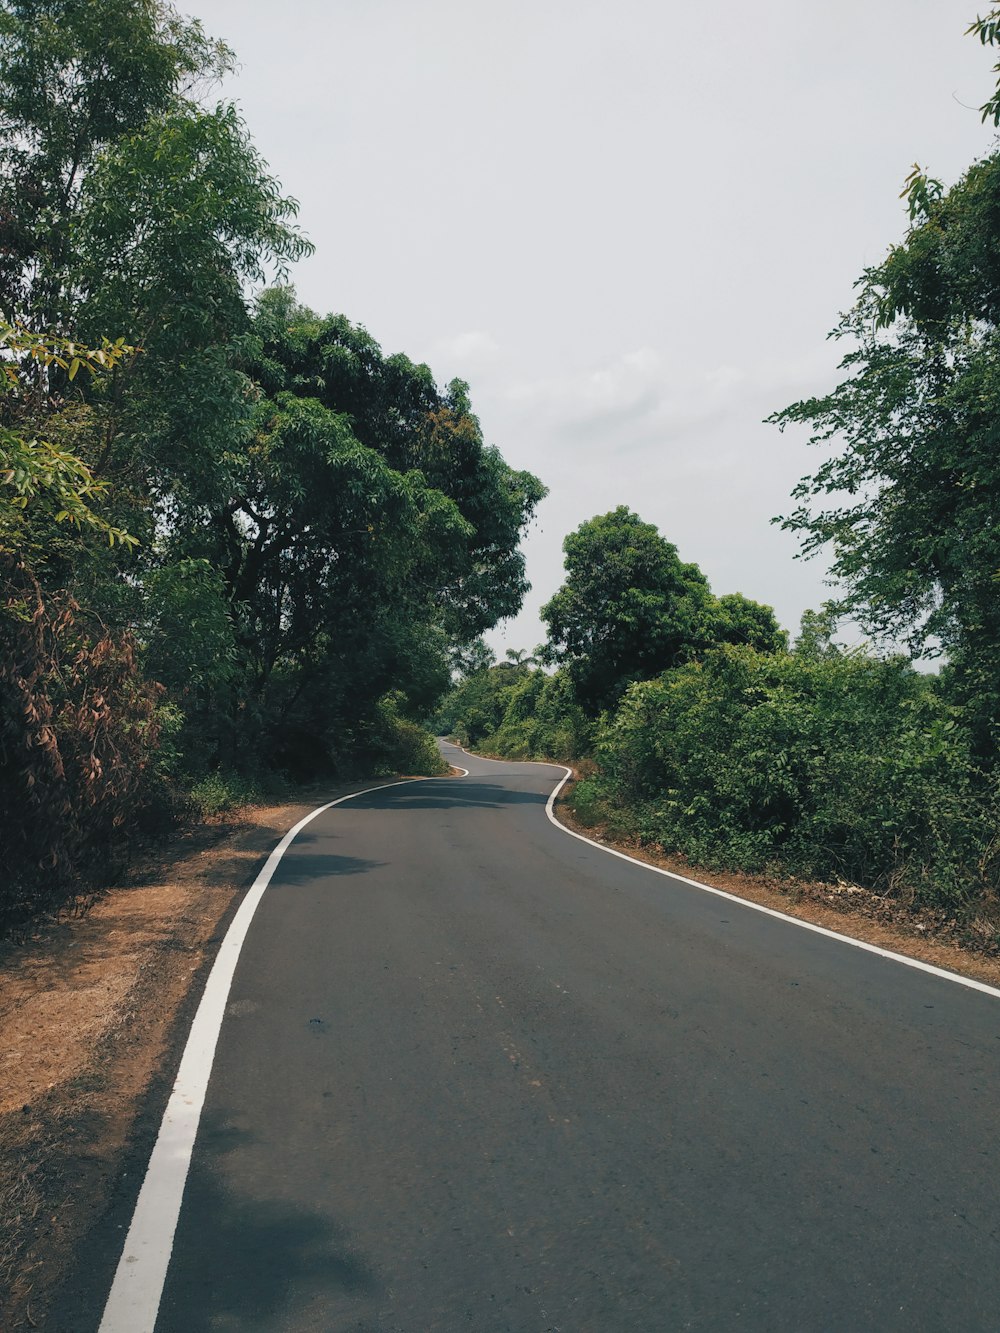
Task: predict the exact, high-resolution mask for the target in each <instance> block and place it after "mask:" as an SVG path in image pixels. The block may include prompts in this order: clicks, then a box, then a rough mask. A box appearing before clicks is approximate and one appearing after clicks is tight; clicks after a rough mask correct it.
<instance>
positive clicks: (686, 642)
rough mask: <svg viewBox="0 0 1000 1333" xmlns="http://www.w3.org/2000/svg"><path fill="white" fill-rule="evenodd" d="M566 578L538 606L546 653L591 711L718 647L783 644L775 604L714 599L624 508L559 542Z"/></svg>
mask: <svg viewBox="0 0 1000 1333" xmlns="http://www.w3.org/2000/svg"><path fill="white" fill-rule="evenodd" d="M563 549H564V550H565V552H566V581H565V583H564V584H563V586H562V587H561V588H560V589H559V591H558V592H557V593H556V595H555V596H554V597H553V598H552V599H551V601H550V602H548V604H547V605H546V606H544V607H543V608H542V619H543V620H545V621H546V623H547V624H548V627H549V643H548V644H547V645H546V649H545V655H546V657H547V658H548V659H549V660H551V661H554V662H561V663H563V664H565V666H566V668H567V670H568V672H569V676H570V679H571V680H572V682H573V686H574V689H575V691H576V695H577V699H578V700H579V702H580V703H581V704H582V705H583V707H584V708H585V709H586V711H587V712H588V713H589V714H590V715H591V716H593V715H596V714H597V713H599V712H601V711H602V710H603V709H607V708H612V707H614V705H615V704H616V703H617V702H618V700H619V699H620V698H621V696H622V694H623V693H624V691H625V689H626V688H627V686H628V685H629V684H630V683H632V682H633V681H637V680H648V679H649V678H650V677H652V676H655V675H657V674H659V672H661V671H665V670H667V669H668V668H670V667H673V666H676V665H678V664H679V663H681V662H684V661H687V660H689V659H690V658H692V657H695V656H697V655H698V654H699V653H702V652H705V651H706V650H707V649H708V648H710V647H711V646H712V645H714V644H718V643H733V644H739V643H745V644H750V645H751V646H753V647H755V648H758V649H760V651H761V652H776V651H778V650H779V649H781V648H783V647H785V646H786V644H787V638H786V635H785V633H784V631H783V630H782V629H781V628H780V626H779V625H778V622H777V621H776V620H775V617H774V612H773V611H772V610H771V608H770V607H769V606H763V605H762V604H761V603H760V602H754V601H751V600H750V599H749V598H747V597H744V596H743V595H742V594H741V593H729V594H727V595H726V596H724V597H719V598H716V597H714V596H713V595H712V593H711V591H710V589H709V586H708V580H707V579H706V578H705V576H704V575H703V574H702V572H701V570H700V569H699V568H698V566H697V565H693V564H684V563H683V562H682V561H681V560H680V558H679V557H678V555H677V548H676V547H675V546H674V545H673V544H672V543H671V542H668V541H667V540H666V539H665V538H664V537H661V536H660V534H659V532H658V531H657V530H656V528H655V527H654V526H653V525H652V524H651V523H644V522H643V521H642V520H641V519H640V518H639V517H638V515H637V514H633V513H632V512H631V511H630V510H628V509H626V508H625V507H624V506H619V508H618V509H615V510H614V511H613V512H611V513H609V514H602V515H600V516H598V517H597V518H592V519H590V520H589V521H588V522H586V523H582V524H581V525H580V527H579V528H578V529H577V530H576V532H573V533H571V534H570V535H569V536H568V537H567V538H566V541H565V543H564V545H563Z"/></svg>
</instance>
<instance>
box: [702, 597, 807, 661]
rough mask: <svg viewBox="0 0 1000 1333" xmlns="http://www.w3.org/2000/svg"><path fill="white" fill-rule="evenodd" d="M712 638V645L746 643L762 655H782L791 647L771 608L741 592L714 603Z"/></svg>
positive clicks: (711, 627)
mask: <svg viewBox="0 0 1000 1333" xmlns="http://www.w3.org/2000/svg"><path fill="white" fill-rule="evenodd" d="M709 635H710V638H711V640H712V642H713V643H733V644H739V643H743V644H747V645H748V646H749V647H751V648H756V649H757V651H758V652H761V653H776V652H780V650H781V649H782V648H787V646H788V635H787V634H786V633H785V631H784V630H783V629H782V628H781V626H780V625H779V624H778V622H777V620H776V619H775V615H774V611H773V610H772V609H771V607H769V606H764V604H763V603H762V602H754V601H752V600H751V599H750V598H749V597H744V596H743V594H742V593H740V592H727V593H725V594H724V595H723V596H722V597H718V598H716V599H715V600H714V602H713V604H712V614H711V622H710V626H709Z"/></svg>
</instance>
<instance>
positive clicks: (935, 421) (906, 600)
mask: <svg viewBox="0 0 1000 1333" xmlns="http://www.w3.org/2000/svg"><path fill="white" fill-rule="evenodd" d="M917 184H918V183H917V182H916V181H915V180H913V179H912V178H911V181H910V185H909V192H910V194H911V196H912V197H913V201H914V205H913V209H912V212H913V221H912V224H911V226H910V228H909V231H908V233H907V235H906V238H905V240H904V241H903V243H902V244H901V245H898V246H896V247H894V248H893V249H892V250H891V251H890V252H889V255H888V256H887V258H886V259H885V260H884V261H883V262H882V263H881V264H879V265H877V266H876V267H874V268H872V269H870V270H868V271H867V272H866V273H865V274H864V276H863V278H862V280H861V284H860V296H859V298H858V301H857V303H856V304H855V306H854V307H853V309H852V310H850V311H849V312H848V313H847V314H846V315H845V316H843V318H842V319H841V322H840V324H839V325H838V327H837V329H836V330H835V331H834V335H835V336H836V337H838V338H840V339H843V340H845V341H847V342H848V343H849V344H850V350H849V351H848V353H847V355H846V356H845V357H844V359H843V362H842V368H843V369H844V370H846V371H848V372H849V374H848V376H847V378H845V379H844V380H843V381H842V382H841V383H840V384H839V385H838V386H837V387H836V388H835V389H834V390H833V391H832V392H831V393H829V394H827V395H825V396H823V397H819V398H811V399H807V400H804V401H802V402H798V403H793V404H792V405H791V406H790V407H787V408H785V409H784V410H783V411H781V412H778V413H776V414H775V415H774V417H772V418H771V420H773V421H775V422H777V424H778V425H779V426H780V427H782V428H784V427H786V426H788V425H791V424H800V423H805V424H806V425H808V426H809V427H810V429H811V431H812V435H811V440H810V443H812V444H816V445H828V444H831V443H832V444H834V445H835V446H836V451H835V452H833V453H831V454H830V455H828V457H827V458H826V459H825V460H824V461H823V462H822V463H821V464H820V466H819V467H818V468H817V470H816V471H815V472H814V473H813V474H812V475H811V476H809V477H806V478H805V479H804V480H803V481H802V482H801V483H800V484H799V486H798V487H797V488H796V490H795V492H794V498H795V499H797V500H798V501H799V502H800V503H799V505H798V507H797V508H796V509H794V510H793V511H792V512H791V514H789V515H787V516H786V517H784V518H783V519H782V520H780V521H781V522H782V526H783V527H785V528H786V529H788V530H790V531H793V532H796V533H798V534H799V535H800V536H801V538H802V540H803V550H804V553H805V554H807V555H809V554H812V553H814V552H816V551H818V550H820V549H821V548H823V547H826V546H828V545H829V546H830V547H831V548H832V555H833V560H832V569H833V572H834V574H835V575H836V576H837V577H838V578H839V579H840V581H841V585H842V588H843V592H842V594H841V595H840V597H839V598H838V599H837V602H836V610H837V612H838V613H841V614H843V613H849V614H851V615H852V616H854V617H855V618H856V619H857V620H858V621H859V622H860V623H861V624H862V626H863V627H864V628H865V629H866V630H867V631H868V632H869V633H871V634H872V635H873V636H875V637H876V638H877V639H890V640H891V639H897V640H899V639H902V640H905V641H906V642H907V644H908V645H909V648H910V650H911V651H912V652H914V653H917V654H920V653H931V654H933V653H935V652H937V651H939V650H940V648H942V647H943V649H944V650H945V651H946V652H947V653H948V655H949V657H950V659H951V661H952V663H953V667H954V672H953V680H954V684H955V687H956V689H958V690H960V691H961V693H962V697H963V698H964V699H965V701H966V703H967V705H968V708H969V711H970V716H972V717H973V718H974V725H975V727H976V730H977V733H978V739H979V745H980V748H981V749H982V750H983V752H986V751H988V750H989V749H990V748H991V741H990V733H991V732H992V731H993V730H994V729H995V728H996V726H997V724H998V721H1000V668H998V665H997V664H998V662H1000V596H998V590H1000V583H998V574H1000V525H998V521H997V508H996V506H997V496H998V494H1000V375H998V372H997V367H998V364H1000V358H998V353H1000V281H998V278H997V268H996V262H995V255H996V253H997V250H998V248H1000V154H994V155H992V156H991V157H989V158H987V159H986V160H984V161H983V162H979V163H977V164H976V165H975V166H973V167H972V168H970V170H969V171H967V172H966V173H965V175H964V176H963V177H962V179H961V180H960V181H959V182H958V183H957V184H956V185H955V186H953V187H952V188H951V189H950V190H948V191H946V192H941V193H938V192H937V191H936V190H933V189H927V188H925V187H921V188H920V189H919V190H917ZM915 191H916V193H915Z"/></svg>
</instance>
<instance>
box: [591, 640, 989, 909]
mask: <svg viewBox="0 0 1000 1333" xmlns="http://www.w3.org/2000/svg"><path fill="white" fill-rule="evenodd" d="M597 760H598V764H599V769H600V772H599V775H598V776H597V777H596V778H594V779H591V780H590V781H589V782H588V783H585V784H581V787H580V788H578V793H577V802H578V806H579V808H580V810H581V813H583V814H584V815H586V816H587V817H588V818H591V819H594V818H596V817H597V815H598V813H599V812H600V813H603V814H605V815H610V817H611V818H612V820H613V822H615V823H617V824H618V825H619V827H621V828H623V829H627V830H628V831H629V832H631V833H634V834H638V835H639V836H640V837H643V838H647V839H650V840H655V841H656V842H659V843H662V844H663V845H664V846H666V847H668V848H671V849H674V850H678V851H681V852H683V853H684V854H686V855H687V856H689V857H690V858H691V859H692V860H696V861H699V862H701V863H702V864H706V865H717V866H728V867H732V868H736V869H741V870H746V871H760V870H767V869H781V870H784V871H788V872H792V873H795V874H799V875H806V876H812V877H818V878H834V877H842V878H844V879H848V880H857V881H860V882H863V883H864V884H866V885H868V886H871V887H883V888H885V889H887V890H892V891H897V892H904V893H907V894H910V895H915V896H919V897H921V898H923V899H927V900H931V899H937V900H941V899H948V900H951V901H955V900H958V899H960V898H962V897H963V896H966V895H970V894H973V893H976V892H981V891H982V890H984V889H985V888H990V889H992V888H993V887H994V886H995V883H996V877H997V872H998V869H1000V854H998V848H997V845H996V837H995V831H996V828H997V818H996V815H997V800H996V797H997V792H996V789H995V787H991V784H990V781H989V780H988V779H987V778H986V777H985V776H984V775H983V774H981V773H980V772H979V771H978V770H977V769H976V768H975V766H974V765H973V763H972V761H971V758H970V751H969V745H968V739H967V736H966V734H965V732H964V731H963V730H962V728H961V727H960V726H959V725H958V721H957V717H956V714H955V710H954V709H953V708H952V707H951V706H949V704H948V703H946V702H945V701H944V700H943V699H942V697H941V695H940V693H939V691H938V689H937V686H936V682H935V680H934V679H933V678H931V677H928V676H923V675H920V674H918V673H917V672H915V671H914V670H913V669H912V667H911V666H910V665H909V664H908V663H907V662H906V661H904V660H903V659H889V660H883V659H878V658H874V657H869V656H866V655H864V654H861V653H857V654H832V655H829V656H821V657H810V656H808V655H804V654H794V653H778V654H764V653H759V652H756V651H755V650H753V649H752V648H748V647H726V648H722V649H718V650H716V651H714V652H712V653H710V654H708V655H706V657H705V659H704V661H703V662H700V663H691V664H689V665H687V666H684V667H681V668H678V669H676V670H674V671H671V672H668V673H666V674H665V675H664V676H662V677H660V678H658V679H657V680H654V681H649V682H644V683H641V684H637V685H634V686H632V687H631V689H630V690H629V692H628V694H627V695H626V697H625V698H624V700H623V701H622V705H621V707H620V709H619V710H618V713H617V714H616V716H615V717H614V719H613V720H612V721H611V722H610V723H609V724H608V725H607V726H606V727H605V729H604V731H603V734H602V737H601V740H600V744H599V746H598V748H597Z"/></svg>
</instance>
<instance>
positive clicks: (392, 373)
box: [0, 0, 544, 931]
mask: <svg viewBox="0 0 1000 1333" xmlns="http://www.w3.org/2000/svg"><path fill="white" fill-rule="evenodd" d="M233 60H234V57H233V55H232V52H231V51H230V50H229V49H228V47H227V46H225V44H223V43H221V42H218V41H216V40H214V39H212V38H210V37H209V36H208V35H207V34H206V33H205V32H204V31H203V29H202V28H201V26H200V24H198V23H197V22H192V21H188V20H186V19H184V18H182V17H180V16H179V15H178V14H177V13H176V12H175V11H174V9H173V8H172V7H171V6H170V5H169V4H166V3H162V2H161V0H127V3H124V4H122V5H119V6H118V7H117V8H116V9H115V12H114V16H113V19H110V18H109V13H108V9H107V6H106V5H102V4H99V3H97V0H83V3H79V2H78V0H30V2H29V0H0V389H2V399H0V826H2V827H3V829H4V862H5V865H4V875H3V878H2V882H0V931H2V930H3V929H5V928H10V927H12V926H16V925H17V924H18V923H20V922H24V921H26V920H27V919H29V918H30V917H31V916H32V915H33V914H34V913H36V912H38V911H39V910H43V909H49V908H55V907H58V906H59V905H60V904H62V903H65V902H66V901H69V900H76V901H85V900H86V897H87V895H88V893H89V892H90V891H91V889H92V888H93V886H95V885H97V884H99V883H100V882H101V881H102V880H104V879H106V877H107V876H108V875H110V874H112V873H113V872H114V870H115V868H116V867H117V866H119V865H120V864H121V862H122V859H123V858H124V857H125V856H126V855H127V853H128V849H129V847H130V845H131V844H133V843H134V841H135V840H136V838H137V837H141V836H142V835H143V834H144V833H146V834H149V835H151V836H155V835H157V834H158V833H160V832H162V831H163V830H164V829H165V828H166V827H167V826H168V825H169V824H170V823H171V822H172V821H173V820H174V819H175V818H176V817H177V815H178V814H183V813H186V812H192V811H194V812H197V811H199V810H201V811H203V812H209V813H211V812H215V811H218V810H219V809H223V808H225V807H226V806H227V805H230V804H233V803H237V802H240V801H242V800H246V799H250V798H253V797H254V796H255V795H259V794H260V793H262V792H274V791H275V790H277V791H281V790H282V789H287V788H288V785H289V784H294V783H296V782H301V781H309V780H312V779H314V778H317V777H319V776H325V775H345V774H350V773H352V772H358V771H362V770H363V771H366V772H372V771H392V770H404V771H408V772H428V771H436V770H437V769H438V768H439V766H440V763H441V761H440V758H439V756H438V754H437V751H436V749H435V747H434V745H433V743H432V741H431V739H430V738H429V736H428V735H427V734H426V733H425V732H424V731H423V730H422V729H421V727H420V726H419V725H418V723H419V719H420V718H421V717H422V716H424V715H426V713H427V712H428V710H429V709H430V708H432V707H433V706H434V704H435V703H436V701H437V700H438V699H439V697H440V695H441V694H442V693H443V692H444V690H445V689H446V688H447V686H448V682H449V665H450V655H451V654H452V653H453V652H454V651H455V648H456V646H459V645H462V644H466V643H468V642H470V641H472V640H474V639H475V637H476V636H477V635H479V634H480V633H481V632H482V631H483V630H484V629H487V628H489V627H490V626H492V625H493V624H495V623H496V621H497V620H498V619H499V618H500V617H502V616H505V615H510V614H512V613H513V612H515V611H516V610H517V609H518V607H519V606H520V602H521V598H522V596H523V593H524V590H525V586H526V585H525V581H524V564H523V558H522V556H521V555H520V552H519V550H518V542H519V538H520V535H521V533H522V531H523V529H524V527H525V525H526V524H527V522H528V521H529V519H530V517H531V514H532V512H533V510H534V508H535V506H536V504H537V503H538V501H539V500H540V499H541V497H542V495H543V494H544V489H543V487H542V485H541V483H540V482H539V481H538V480H537V479H536V478H535V477H534V476H532V475H530V474H528V473H523V472H515V471H513V470H512V469H511V468H510V467H508V465H507V464H506V463H505V462H504V460H503V458H502V457H501V455H500V454H499V453H498V452H497V451H496V449H494V448H492V447H490V446H488V445H487V444H486V442H485V441H484V440H483V437H482V433H481V431H480V428H479V424H478V422H477V420H476V417H475V415H474V413H473V409H472V405H471V403H470V400H469V396H468V390H467V388H466V386H465V385H464V384H463V383H461V382H459V381H455V382H453V383H451V384H449V385H447V386H444V387H442V386H440V385H438V384H437V383H436V382H435V379H434V376H433V374H432V372H431V371H430V369H428V367H426V366H423V365H417V364H414V363H413V362H411V361H410V360H409V359H408V358H407V357H406V356H405V355H401V354H397V355H386V354H385V353H383V351H382V350H381V348H380V347H379V346H378V344H377V343H376V342H375V341H374V339H373V338H372V337H371V336H370V335H369V334H368V333H367V332H366V331H365V330H364V329H363V328H362V327H361V326H360V325H358V324H355V323H353V322H352V321H351V320H349V319H347V318H346V317H345V316H343V315H328V316H322V315H320V314H318V313H316V312H314V311H312V310H310V309H309V308H308V307H307V306H305V305H303V304H301V303H300V302H299V301H298V299H297V298H296V296H295V293H294V291H293V290H292V289H291V288H290V287H289V286H288V285H287V273H288V270H289V266H290V265H291V264H292V263H293V262H294V261H295V260H296V259H297V258H299V257H300V256H302V255H304V254H307V253H308V252H309V250H310V248H311V247H310V245H309V242H308V241H307V240H306V239H305V237H304V236H303V235H302V233H301V232H300V231H299V229H298V227H297V226H296V223H295V214H296V205H295V201H294V200H293V199H291V198H289V197H287V196H286V195H285V194H284V193H283V191H282V189H281V187H280V186H279V184H278V183H277V181H275V180H274V179H273V177H272V176H271V175H270V174H269V172H268V168H267V166H266V164H265V163H264V162H263V161H262V160H261V159H260V157H259V155H258V153H257V152H256V150H255V148H254V146H253V143H252V141H251V138H250V135H249V133H248V130H247V128H246V126H245V125H244V124H243V122H242V121H241V119H240V116H239V113H238V112H237V110H236V108H235V106H233V105H231V104H229V103H226V102H215V101H214V100H213V97H212V88H213V86H215V85H217V83H218V80H219V79H220V78H221V76H222V75H223V74H225V73H226V72H228V71H229V70H231V69H232V67H233ZM268 284H270V285H268ZM251 293H253V295H251Z"/></svg>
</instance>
